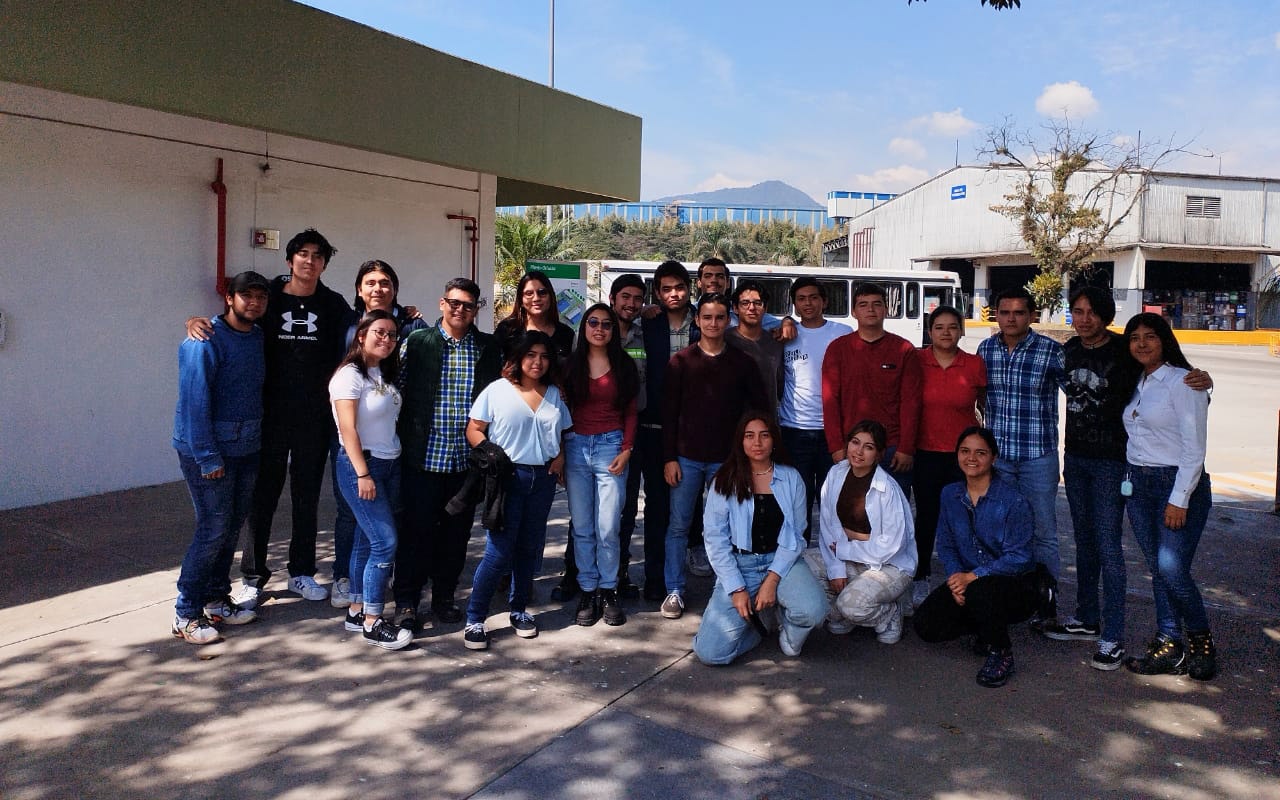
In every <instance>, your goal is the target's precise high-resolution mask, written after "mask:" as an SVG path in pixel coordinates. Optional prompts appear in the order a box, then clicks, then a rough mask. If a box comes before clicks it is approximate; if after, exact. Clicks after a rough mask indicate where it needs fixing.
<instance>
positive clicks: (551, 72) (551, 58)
mask: <svg viewBox="0 0 1280 800" xmlns="http://www.w3.org/2000/svg"><path fill="white" fill-rule="evenodd" d="M550 18H551V25H550V27H551V30H550V34H549V42H550V47H548V48H547V85H548V86H550V87H551V88H552V89H554V88H556V0H551V13H550ZM547 227H548V228H550V227H551V204H550V203H547Z"/></svg>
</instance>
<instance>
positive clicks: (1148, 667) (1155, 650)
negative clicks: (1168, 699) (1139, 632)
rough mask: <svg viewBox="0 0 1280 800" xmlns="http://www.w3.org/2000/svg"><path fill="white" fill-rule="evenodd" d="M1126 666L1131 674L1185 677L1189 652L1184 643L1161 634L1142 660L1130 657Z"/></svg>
mask: <svg viewBox="0 0 1280 800" xmlns="http://www.w3.org/2000/svg"><path fill="white" fill-rule="evenodd" d="M1124 665H1125V666H1126V667H1128V668H1129V671H1130V672H1136V673H1138V674H1139V675H1185V674H1186V673H1187V651H1186V648H1184V647H1183V646H1182V642H1180V641H1178V640H1177V639H1170V638H1169V637H1168V636H1165V635H1164V634H1161V635H1159V636H1157V637H1156V638H1155V639H1153V640H1152V641H1151V644H1149V645H1147V653H1146V655H1144V656H1143V657H1142V658H1133V657H1130V658H1128V659H1126V660H1125V662H1124Z"/></svg>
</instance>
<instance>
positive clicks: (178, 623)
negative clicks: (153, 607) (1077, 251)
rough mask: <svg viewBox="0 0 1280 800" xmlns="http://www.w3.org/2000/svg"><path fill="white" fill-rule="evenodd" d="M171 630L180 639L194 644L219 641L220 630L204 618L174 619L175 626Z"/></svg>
mask: <svg viewBox="0 0 1280 800" xmlns="http://www.w3.org/2000/svg"><path fill="white" fill-rule="evenodd" d="M169 630H170V631H171V632H172V633H173V635H174V636H176V637H177V638H179V639H184V640H186V641H188V642H191V643H192V644H211V643H213V642H216V641H218V638H219V637H218V629H217V628H215V627H213V623H212V622H210V621H209V620H207V619H205V618H204V617H197V618H196V619H186V618H184V617H174V618H173V625H172V626H170V628H169Z"/></svg>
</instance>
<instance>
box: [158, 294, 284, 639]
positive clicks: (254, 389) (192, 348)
mask: <svg viewBox="0 0 1280 800" xmlns="http://www.w3.org/2000/svg"><path fill="white" fill-rule="evenodd" d="M269 290H270V285H269V284H268V283H267V279H266V278H264V277H262V276H261V275H259V274H258V273H256V272H241V273H240V274H239V275H237V276H235V277H234V278H232V279H231V282H230V284H229V285H228V287H227V294H226V298H225V299H226V302H227V310H226V312H225V313H223V315H222V316H220V317H216V318H214V320H213V324H212V330H211V333H210V336H209V338H208V340H207V341H203V342H202V341H197V340H195V339H187V340H186V341H184V342H183V343H182V345H181V347H179V348H178V406H177V410H176V411H175V413H174V419H173V447H174V449H175V450H177V451H178V463H179V465H180V466H181V467H182V475H183V477H184V478H185V479H186V481H187V488H188V489H189V490H190V492H191V502H192V503H193V504H194V505H195V511H196V530H195V536H194V537H193V538H192V541H191V547H190V548H188V549H187V555H186V558H184V559H183V560H182V572H181V573H180V574H179V575H178V600H177V603H176V608H175V612H176V613H175V617H174V621H173V627H172V631H173V635H174V636H176V637H178V638H180V639H185V640H186V641H188V642H191V643H192V644H208V643H209V642H212V641H215V640H216V639H217V638H218V631H217V629H215V628H214V627H213V623H214V622H223V623H226V624H229V625H239V624H243V623H246V622H252V621H253V619H254V617H255V616H256V614H255V613H254V611H253V610H252V609H247V608H242V607H240V606H239V605H237V604H236V603H235V601H233V600H232V599H231V598H230V596H229V595H230V592H231V581H230V579H229V578H228V575H227V573H228V571H229V570H230V569H231V559H232V557H234V556H235V551H236V534H237V533H238V532H239V531H240V526H241V525H242V524H243V523H244V520H245V517H246V516H248V514H249V502H250V498H251V497H252V495H253V484H254V481H255V479H256V477H257V474H258V450H259V447H260V446H261V438H262V437H261V429H262V381H263V375H264V374H265V372H266V366H265V362H264V359H263V353H262V338H263V337H262V331H261V330H260V329H259V328H258V327H257V326H256V325H254V323H255V322H256V321H257V320H259V319H261V317H262V315H263V314H264V313H265V312H266V310H267V297H268V292H269Z"/></svg>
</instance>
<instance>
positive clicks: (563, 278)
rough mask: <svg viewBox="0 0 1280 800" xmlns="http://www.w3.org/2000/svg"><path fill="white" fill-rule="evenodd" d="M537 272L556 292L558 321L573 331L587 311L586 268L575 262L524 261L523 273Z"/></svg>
mask: <svg viewBox="0 0 1280 800" xmlns="http://www.w3.org/2000/svg"><path fill="white" fill-rule="evenodd" d="M534 270H536V271H538V272H542V273H544V274H546V276H547V277H548V278H550V279H551V285H552V286H553V287H555V290H556V309H557V310H558V311H559V312H560V321H561V322H563V323H564V324H566V325H568V326H569V327H571V328H574V329H575V330H576V329H577V327H578V321H579V320H580V319H581V318H582V312H584V311H586V310H587V268H586V266H585V265H584V264H579V263H577V262H575V261H532V260H530V261H526V262H524V271H525V272H531V271H534Z"/></svg>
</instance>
